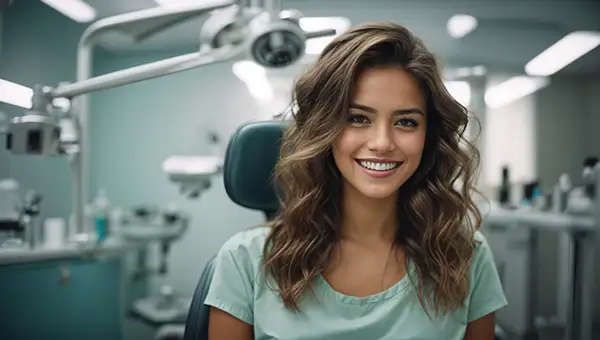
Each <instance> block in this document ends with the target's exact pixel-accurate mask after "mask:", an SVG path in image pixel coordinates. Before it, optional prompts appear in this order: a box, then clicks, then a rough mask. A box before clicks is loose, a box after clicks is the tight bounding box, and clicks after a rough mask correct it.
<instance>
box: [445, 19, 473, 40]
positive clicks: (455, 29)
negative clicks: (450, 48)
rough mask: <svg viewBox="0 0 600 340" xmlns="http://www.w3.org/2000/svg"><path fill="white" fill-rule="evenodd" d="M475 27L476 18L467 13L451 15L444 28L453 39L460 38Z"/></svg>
mask: <svg viewBox="0 0 600 340" xmlns="http://www.w3.org/2000/svg"><path fill="white" fill-rule="evenodd" d="M475 28H477V18H475V17H474V16H471V15H468V14H457V15H453V16H452V17H451V18H450V19H448V23H447V24H446V30H447V31H448V35H449V36H451V37H452V38H454V39H460V38H462V37H464V36H465V35H467V34H469V33H471V32H472V31H473V30H474V29H475Z"/></svg>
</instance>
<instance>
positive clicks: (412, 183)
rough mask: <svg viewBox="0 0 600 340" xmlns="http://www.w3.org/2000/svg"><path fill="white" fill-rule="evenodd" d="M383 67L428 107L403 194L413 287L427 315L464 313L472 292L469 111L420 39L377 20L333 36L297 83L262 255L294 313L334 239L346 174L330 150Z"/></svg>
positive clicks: (401, 240) (475, 157)
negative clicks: (355, 99)
mask: <svg viewBox="0 0 600 340" xmlns="http://www.w3.org/2000/svg"><path fill="white" fill-rule="evenodd" d="M389 66H397V67H401V68H402V69H404V70H406V71H407V72H408V73H409V74H411V75H412V77H414V78H415V79H416V80H417V81H418V83H419V84H420V87H421V90H422V93H423V95H424V97H425V99H426V104H427V137H426V141H425V148H424V151H423V156H422V160H421V163H420V165H419V167H418V169H417V170H416V172H415V174H414V175H413V176H411V178H410V179H409V180H408V181H407V182H406V183H405V184H404V185H402V187H401V188H400V189H399V191H400V192H399V198H400V199H399V200H398V212H399V214H398V216H400V220H399V221H398V228H397V233H396V234H397V235H396V242H397V245H398V246H399V247H403V248H404V249H405V253H406V255H407V256H406V259H407V260H406V261H407V262H406V265H408V261H412V262H413V264H414V265H415V268H416V274H417V277H416V280H415V279H413V278H411V281H412V282H413V284H414V286H415V287H416V288H417V292H418V296H419V300H420V302H421V304H422V306H423V307H424V308H425V310H426V312H428V311H434V312H435V313H436V314H439V313H445V312H449V311H452V310H455V309H457V308H460V307H461V306H463V305H464V301H465V299H466V298H467V296H468V294H469V267H470V263H471V258H472V255H473V252H474V248H475V241H474V237H473V236H474V232H475V230H477V229H478V228H479V226H480V224H481V215H480V212H479V211H478V209H477V207H476V205H475V204H474V201H473V199H472V196H471V195H472V193H473V192H474V180H475V178H476V172H477V169H478V165H479V153H478V151H477V149H476V148H475V147H474V145H473V144H472V143H470V142H469V141H467V140H465V138H464V136H463V135H464V132H465V130H466V126H467V122H468V121H469V115H468V111H467V109H466V108H465V107H464V106H462V105H461V104H460V103H458V102H457V101H456V100H455V99H454V98H453V97H452V96H451V95H450V93H449V92H448V90H447V89H446V87H445V85H444V82H443V80H442V77H441V71H440V69H439V67H438V63H437V61H436V59H435V57H434V56H433V54H432V53H430V52H429V51H428V50H427V48H426V47H425V45H424V44H423V42H422V41H421V40H420V39H418V38H417V37H415V36H414V35H413V34H411V32H410V31H408V30H407V29H406V28H404V27H402V26H399V25H395V24H392V23H374V24H365V25H361V26H357V27H355V28H352V29H350V30H349V31H347V32H346V33H344V34H342V35H340V36H339V37H337V38H336V39H335V40H334V41H333V42H332V43H330V44H329V45H328V46H327V47H326V48H325V50H324V51H323V52H322V54H321V56H320V57H319V58H318V60H317V61H316V63H315V64H314V65H313V66H312V67H311V68H310V69H308V70H307V71H306V72H305V73H304V74H303V75H302V76H301V77H300V78H299V79H298V80H297V82H296V84H295V88H294V93H293V96H294V101H295V104H296V105H295V108H294V109H293V112H292V123H291V126H290V127H289V128H288V130H287V131H286V135H285V137H284V140H283V143H282V148H281V159H280V161H279V162H278V164H277V166H276V171H275V179H276V182H277V185H278V188H279V189H280V199H281V203H282V210H281V213H280V214H279V215H278V216H277V217H276V218H275V219H274V221H272V223H271V224H270V225H271V227H272V230H271V232H270V234H269V236H268V239H267V243H266V245H265V248H264V254H263V255H264V266H265V269H266V271H267V273H268V275H270V276H271V277H272V278H273V279H274V281H275V282H276V284H277V290H278V292H279V294H280V296H281V298H282V301H283V303H284V304H285V306H286V307H288V308H291V309H295V310H298V309H299V304H298V301H299V298H300V297H301V296H302V295H303V294H304V293H305V292H307V291H308V290H310V289H311V287H312V283H313V282H314V279H315V278H316V277H317V276H318V275H320V274H322V273H323V272H324V270H325V269H326V267H327V266H328V264H329V261H330V255H331V254H332V250H333V249H334V247H335V246H336V244H337V243H338V242H339V240H340V229H339V228H340V222H341V210H340V202H341V195H342V180H341V178H342V177H341V176H340V173H339V171H338V170H337V167H336V166H335V163H334V161H333V157H332V145H333V144H334V141H336V139H337V138H338V136H339V135H340V133H341V132H342V130H343V129H344V126H345V125H346V124H347V123H346V115H347V112H348V108H349V103H350V100H351V97H352V93H353V89H354V87H355V84H356V81H357V78H358V76H359V75H360V74H361V72H362V71H363V70H365V69H368V68H374V67H389ZM461 145H462V146H461ZM457 181H461V183H462V187H461V188H460V189H456V184H457ZM429 308H431V309H429ZM428 314H429V312H428Z"/></svg>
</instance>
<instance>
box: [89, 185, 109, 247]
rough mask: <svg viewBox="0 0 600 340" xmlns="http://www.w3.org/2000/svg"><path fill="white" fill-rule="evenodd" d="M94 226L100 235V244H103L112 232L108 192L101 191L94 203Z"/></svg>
mask: <svg viewBox="0 0 600 340" xmlns="http://www.w3.org/2000/svg"><path fill="white" fill-rule="evenodd" d="M93 208H94V226H95V227H96V234H97V235H98V242H103V241H104V240H105V239H106V238H107V237H108V234H109V232H110V226H109V221H110V219H109V217H110V202H109V200H108V196H107V195H106V190H104V189H100V190H99V191H98V194H97V195H96V198H95V199H94V203H93Z"/></svg>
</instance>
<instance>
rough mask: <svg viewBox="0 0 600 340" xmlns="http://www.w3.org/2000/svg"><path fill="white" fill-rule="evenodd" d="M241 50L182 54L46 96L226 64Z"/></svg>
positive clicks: (67, 95) (62, 95) (63, 87)
mask: <svg viewBox="0 0 600 340" xmlns="http://www.w3.org/2000/svg"><path fill="white" fill-rule="evenodd" d="M241 51H242V49H241V48H240V47H236V46H230V45H229V46H223V47H220V48H218V49H213V50H206V51H204V52H203V51H200V52H195V53H189V54H184V55H181V56H177V57H172V58H167V59H163V60H159V61H155V62H152V63H148V64H144V65H140V66H134V67H131V68H127V69H124V70H119V71H115V72H111V73H107V74H103V75H101V76H97V77H94V78H89V79H86V80H82V81H79V82H76V83H72V84H67V85H61V86H59V87H57V88H55V89H53V90H52V91H51V92H50V97H52V98H73V97H77V96H80V95H83V94H87V93H90V92H95V91H100V90H105V89H109V88H113V87H117V86H122V85H127V84H131V83H136V82H139V81H143V80H147V79H152V78H157V77H162V76H165V75H168V74H173V73H178V72H182V71H186V70H189V69H193V68H198V67H201V66H206V65H210V64H214V63H218V62H223V61H227V60H230V59H231V58H233V57H235V56H236V55H238V54H239V53H240V52H241Z"/></svg>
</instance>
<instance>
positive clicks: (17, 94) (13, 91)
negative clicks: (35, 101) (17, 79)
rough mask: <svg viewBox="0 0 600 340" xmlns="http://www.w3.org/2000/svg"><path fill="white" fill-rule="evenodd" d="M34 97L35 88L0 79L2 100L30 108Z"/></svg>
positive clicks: (0, 96)
mask: <svg viewBox="0 0 600 340" xmlns="http://www.w3.org/2000/svg"><path fill="white" fill-rule="evenodd" d="M32 97H33V90H32V89H30V88H29V87H26V86H23V85H19V84H15V83H13V82H10V81H8V80H2V79H0V102H4V103H7V104H11V105H15V106H20V107H22V108H24V109H30V108H31V105H32V104H31V98H32Z"/></svg>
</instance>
